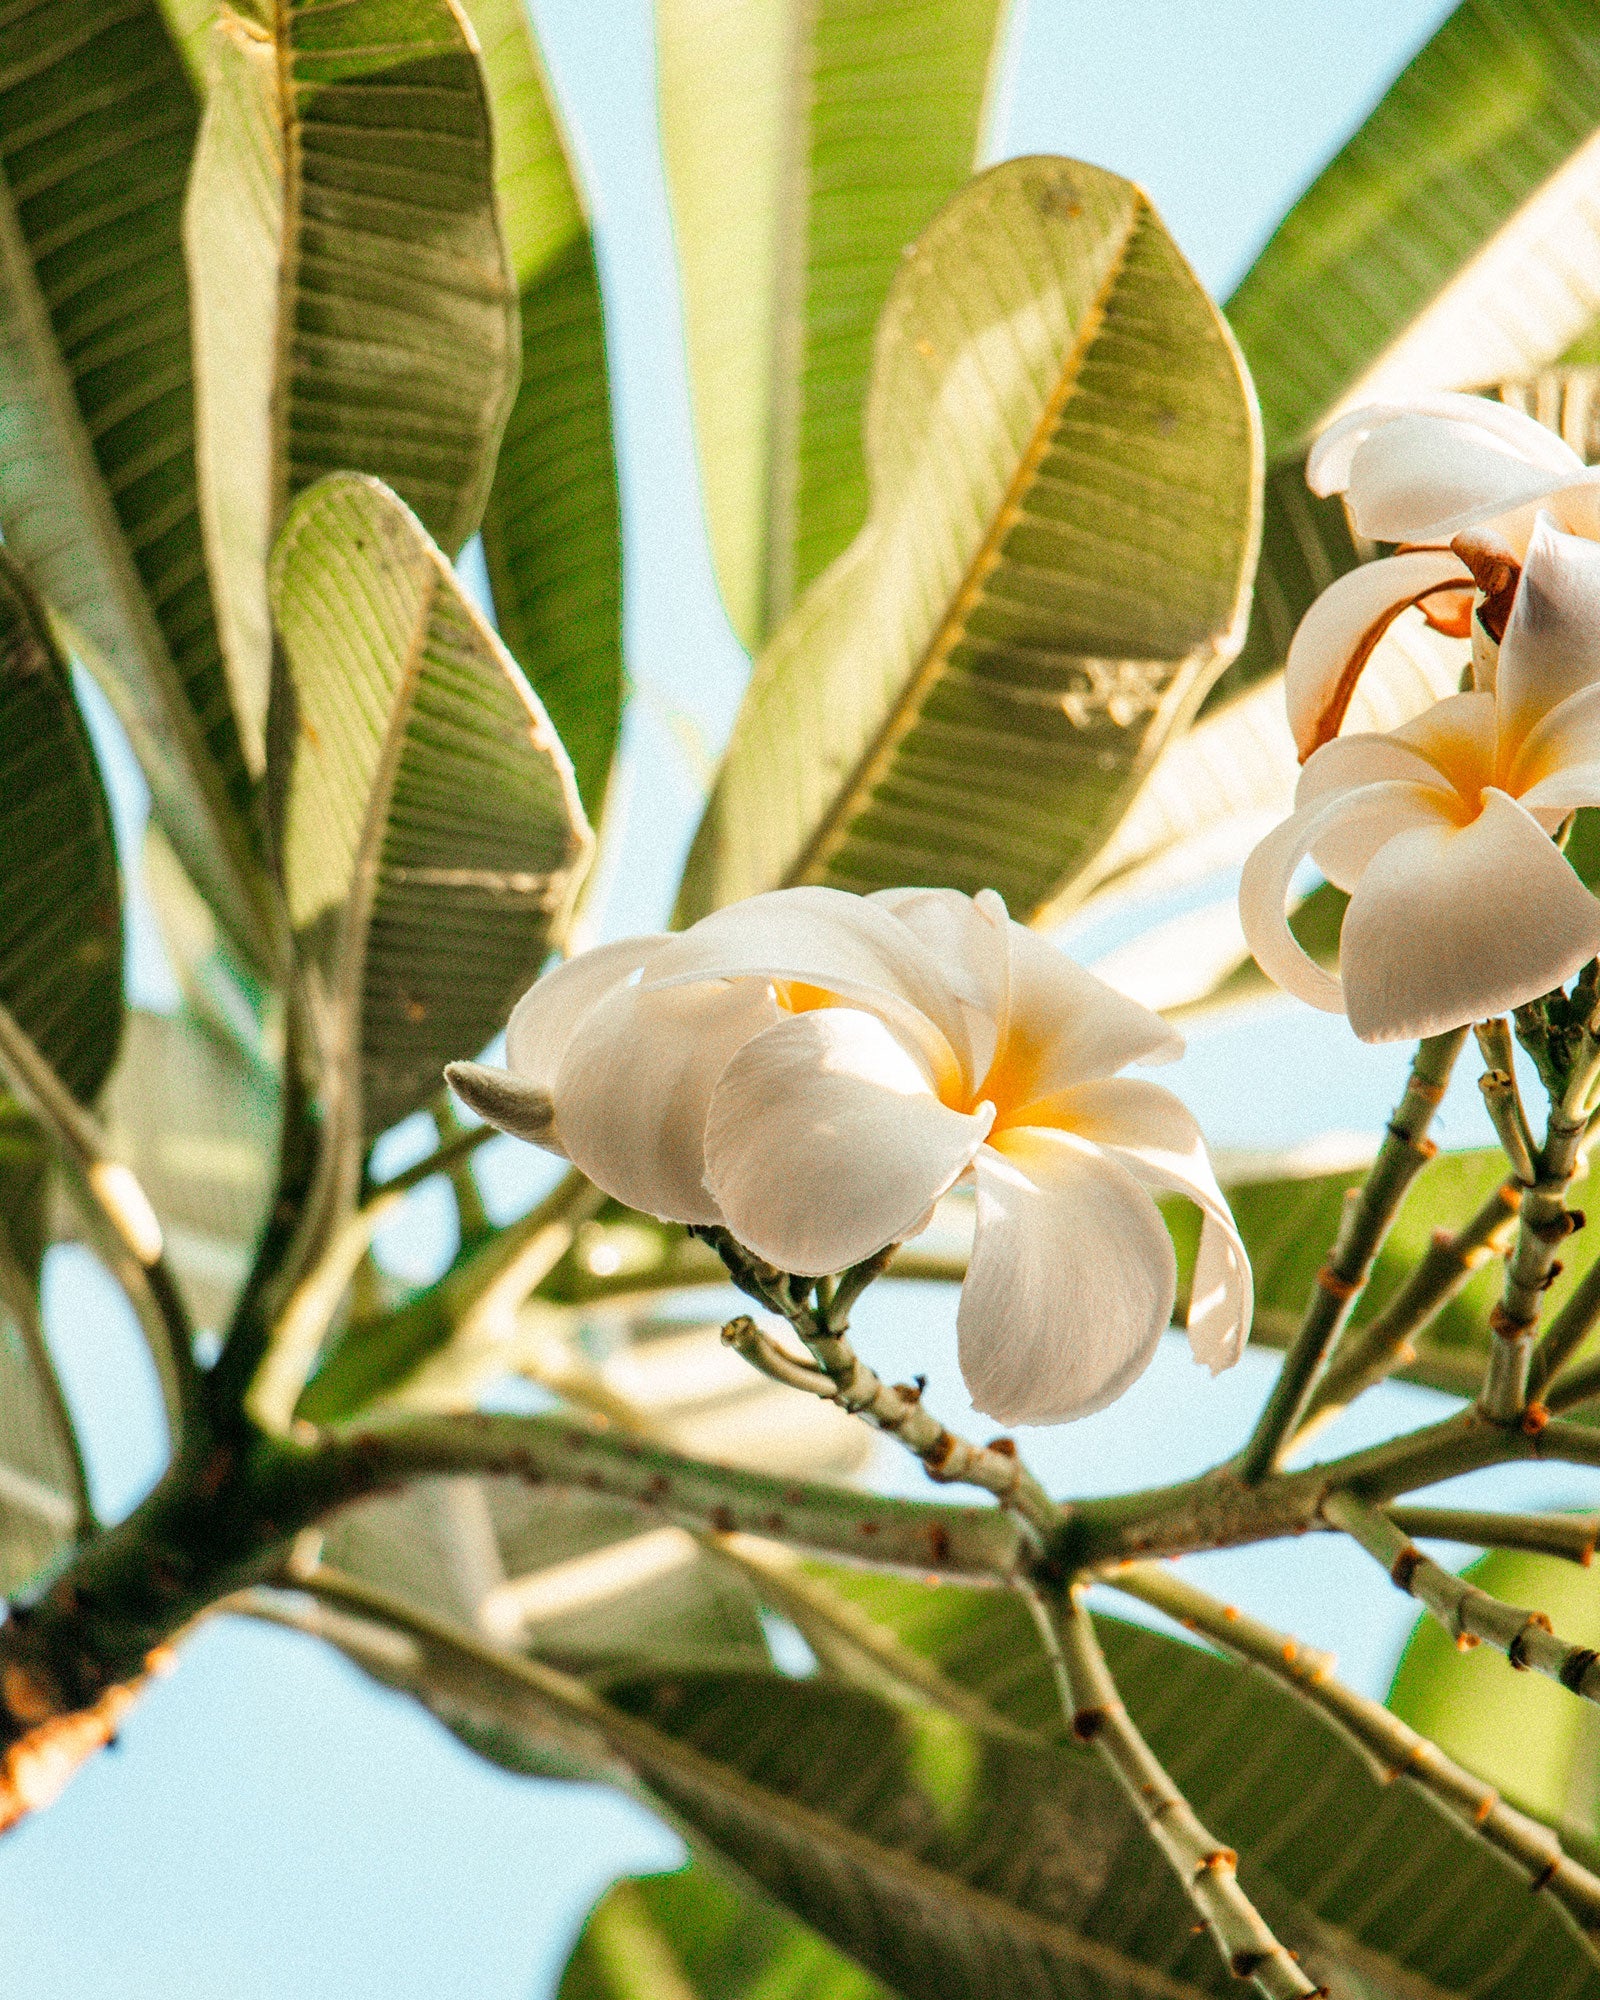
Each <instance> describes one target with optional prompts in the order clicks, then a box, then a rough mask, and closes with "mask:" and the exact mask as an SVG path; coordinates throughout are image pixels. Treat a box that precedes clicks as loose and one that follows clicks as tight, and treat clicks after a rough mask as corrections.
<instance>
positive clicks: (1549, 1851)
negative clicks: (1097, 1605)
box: [1101, 1509, 1600, 1952]
mask: <svg viewBox="0 0 1600 2000" xmlns="http://www.w3.org/2000/svg"><path fill="white" fill-rule="evenodd" d="M1416 1511H1418V1512H1422V1511H1425V1510H1422V1509H1417V1510H1416ZM1101 1580H1102V1581H1103V1582H1105V1583H1108V1584H1110V1586H1111V1587H1112V1589H1113V1590H1120V1591H1123V1592H1124V1593H1126V1595H1128V1596H1129V1597H1136V1598H1138V1599H1139V1601H1140V1602H1141V1603H1142V1604H1149V1605H1153V1606H1154V1607H1155V1609H1156V1610H1158V1611H1164V1612H1165V1613H1166V1614H1167V1616H1168V1617H1169V1618H1173V1619H1176V1620H1177V1622H1178V1623H1179V1624H1180V1625H1182V1626H1184V1627H1185V1628H1186V1629H1187V1630H1189V1631H1192V1632H1202V1633H1204V1634H1205V1636H1206V1637H1207V1638H1208V1639H1212V1640H1215V1642H1216V1643H1217V1644H1218V1645H1219V1646H1222V1647H1224V1648H1225V1649H1226V1650H1227V1651H1228V1652H1230V1653H1233V1654H1236V1655H1237V1656H1238V1657H1239V1658H1240V1659H1242V1660H1247V1661H1249V1662H1250V1664H1251V1665H1252V1666H1255V1667H1258V1668H1260V1669H1261V1670H1262V1671H1263V1672H1264V1673H1266V1674H1268V1675H1269V1676H1270V1677H1271V1678H1272V1679H1273V1680H1275V1681H1277V1682H1278V1683H1279V1684H1280V1685H1282V1686H1284V1687H1287V1688H1289V1689H1291V1690H1292V1691H1293V1693H1295V1694H1296V1695H1298V1696H1299V1697H1300V1699H1301V1700H1302V1701H1303V1702H1305V1703H1306V1704H1307V1706H1308V1707H1310V1708H1312V1709H1314V1710H1315V1711H1316V1713H1317V1714H1319V1715H1320V1716H1322V1717H1323V1718H1324V1719H1325V1720H1326V1721H1328V1722H1330V1723H1332V1724H1333V1726H1334V1727H1335V1728H1337V1729H1338V1730H1339V1731H1340V1732H1341V1733H1342V1734H1343V1735H1344V1736H1346V1737H1347V1738H1348V1739H1349V1741H1350V1742H1351V1744H1352V1745H1353V1746H1354V1748H1355V1749H1356V1750H1357V1751H1358V1752H1359V1753H1360V1755H1361V1756H1362V1758H1363V1760H1364V1761H1365V1762H1366V1763H1367V1764H1368V1765H1369V1766H1370V1767H1371V1768H1372V1770H1373V1773H1374V1776H1376V1777H1377V1778H1378V1780H1379V1782H1380V1783H1382V1782H1387V1781H1388V1780H1389V1779H1392V1778H1404V1779H1407V1780H1408V1781H1409V1782H1410V1783H1412V1784H1413V1785H1415V1786H1416V1787H1417V1788H1418V1789H1419V1790H1420V1791H1422V1792H1424V1793H1425V1794H1426V1795H1427V1796H1428V1797H1429V1798H1431V1799H1432V1800H1433V1801H1434V1802H1435V1803H1436V1804H1437V1805H1439V1806H1441V1807H1443V1809H1444V1811H1445V1812H1446V1813H1447V1814H1448V1815H1449V1816H1450V1818H1451V1819H1453V1820H1454V1821H1455V1822H1456V1823H1457V1825H1459V1826H1461V1827H1463V1828H1465V1829H1466V1830H1467V1831H1468V1832H1471V1833H1474V1834H1476V1835H1477V1836H1478V1837H1479V1838H1480V1839H1482V1840H1486V1841H1487V1842H1488V1843H1489V1845H1490V1846H1491V1847H1494V1848H1497V1849H1498V1850H1499V1851H1500V1853H1502V1854H1503V1855H1505V1856H1506V1857H1507V1859H1508V1860H1509V1861H1511V1862H1512V1864H1513V1865H1514V1866H1515V1867H1517V1868H1519V1869H1520V1870H1521V1871H1522V1872H1523V1874H1525V1875H1526V1876H1528V1877H1529V1880H1530V1884H1531V1887H1532V1888H1533V1890H1534V1892H1535V1893H1536V1894H1539V1893H1542V1894H1545V1895H1548V1896H1549V1897H1551V1898H1552V1900H1553V1901H1555V1902H1557V1903H1559V1904H1560V1906H1561V1908H1562V1909H1563V1910H1564V1911H1565V1913H1566V1914H1567V1916H1568V1917H1570V1919H1571V1920H1572V1922H1573V1924H1574V1926H1575V1927H1576V1929H1577V1930H1578V1932H1579V1934H1580V1935H1581V1936H1582V1938H1583V1939H1584V1941H1585V1943H1586V1944H1587V1945H1588V1946H1589V1948H1590V1950H1591V1952H1595V1951H1596V1947H1597V1941H1600V1877H1597V1876H1595V1875H1593V1874H1591V1873H1590V1871H1589V1870H1588V1869H1587V1868H1585V1867H1583V1866H1582V1865H1581V1863H1579V1862H1577V1861H1574V1860H1573V1858H1572V1857H1571V1855H1569V1854H1568V1853H1567V1852H1566V1851H1565V1850H1564V1849H1563V1847H1562V1845H1561V1842H1560V1840H1559V1839H1558V1838H1557V1837H1556V1835H1555V1833H1554V1832H1553V1831H1552V1830H1551V1829H1550V1828H1549V1827H1547V1826H1544V1825H1542V1824H1541V1823H1540V1822H1539V1821H1538V1820H1536V1819H1531V1818H1529V1816H1528V1815H1527V1814H1526V1813H1521V1812H1518V1811H1517V1810H1516V1808H1515V1807H1513V1806H1508V1805H1507V1804H1506V1803H1505V1801H1504V1800H1503V1799H1502V1798H1501V1797H1500V1794H1499V1793H1498V1792H1497V1791H1496V1790H1495V1788H1494V1787H1493V1786H1492V1785H1490V1784H1487V1783H1486V1782H1485V1781H1484V1780H1483V1779H1482V1778H1479V1777H1475V1776H1474V1775H1473V1773H1472V1772H1470V1771H1468V1770H1464V1769H1463V1768H1462V1766H1461V1765H1459V1764H1456V1763H1453V1762H1452V1761H1451V1759H1450V1758H1448V1757H1447V1756H1446V1755H1445V1754H1444V1752H1443V1751H1442V1750H1441V1749H1440V1748H1439V1747H1438V1745H1437V1744H1435V1743H1431V1742H1430V1741H1429V1740H1428V1738H1427V1737H1426V1736H1423V1735H1420V1734H1419V1733H1418V1732H1417V1731H1416V1730H1415V1729H1412V1728H1411V1727H1410V1725H1409V1724H1407V1723H1404V1722H1402V1721H1401V1720H1400V1718H1399V1716H1397V1715H1392V1714H1391V1713H1390V1712H1389V1710H1388V1709H1386V1708H1384V1707H1383V1706H1382V1705H1381V1704H1380V1703H1378V1702H1375V1701H1371V1700H1369V1699H1368V1698H1367V1697H1366V1696H1365V1695H1363V1694H1357V1693H1356V1691H1355V1689H1354V1688H1349V1687H1346V1686H1345V1685H1344V1684H1343V1682H1341V1681H1338V1680H1336V1679H1335V1678H1334V1673H1333V1669H1334V1665H1335V1662H1334V1659H1333V1656H1332V1654H1330V1653H1323V1652H1319V1651H1318V1650H1317V1649H1316V1648H1315V1647H1312V1646H1307V1645H1305V1644H1303V1643H1302V1642H1301V1641H1300V1640H1298V1639H1295V1638H1291V1637H1290V1636H1289V1634H1288V1633H1286V1632H1277V1631H1274V1630H1273V1628H1272V1627H1271V1626H1270V1625H1264V1624H1263V1623H1262V1622H1261V1621H1260V1620H1259V1619H1257V1618H1252V1617H1251V1616H1250V1615H1249V1614H1248V1613H1247V1612H1241V1611H1236V1610H1235V1609H1234V1607H1233V1606H1232V1605H1231V1604H1223V1603H1221V1602H1219V1600H1218V1599H1216V1598H1214V1597H1212V1596H1210V1595H1209V1594H1208V1593H1207V1592H1206V1591H1203V1590H1200V1589H1197V1588H1196V1586H1195V1585H1194V1584H1192V1583H1190V1582H1189V1581H1188V1579H1187V1578H1186V1577H1183V1576H1180V1575H1179V1574H1178V1572H1177V1571H1176V1570H1174V1569H1171V1568H1169V1567H1168V1566H1167V1565H1166V1564H1164V1563H1124V1564H1122V1565H1120V1566H1118V1567H1116V1568H1113V1569H1109V1570H1107V1571H1105V1572H1104V1574H1103V1577H1102V1579H1101Z"/></svg>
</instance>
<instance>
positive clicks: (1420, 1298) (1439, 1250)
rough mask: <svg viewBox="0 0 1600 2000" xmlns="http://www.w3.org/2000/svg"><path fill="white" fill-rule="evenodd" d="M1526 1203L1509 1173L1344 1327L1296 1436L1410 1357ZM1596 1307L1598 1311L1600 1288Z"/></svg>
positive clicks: (1501, 1245)
mask: <svg viewBox="0 0 1600 2000" xmlns="http://www.w3.org/2000/svg"><path fill="white" fill-rule="evenodd" d="M1521 1206H1522V1184H1521V1183H1520V1182H1519V1181H1516V1180H1505V1181H1502V1182H1501V1183H1500V1185H1499V1186H1498V1187H1497V1188H1496V1189H1495V1191H1494V1193H1493V1194H1491V1195H1490V1196H1489V1198H1488V1200H1487V1201H1485V1202H1484V1203H1483V1205H1482V1206H1481V1207H1480V1208H1479V1209H1478V1211H1477V1213H1476V1214H1475V1215H1473V1216H1472V1217H1471V1218H1470V1219H1469V1220H1468V1221H1466V1222H1465V1223H1463V1224H1462V1226H1461V1227H1460V1228H1459V1229H1457V1230H1449V1229H1438V1230H1435V1231H1434V1234H1433V1238H1432V1240H1431V1241H1430V1242H1429V1244H1428V1247H1427V1249H1426V1250H1425V1251H1424V1252H1423V1254H1422V1257H1421V1258H1420V1260H1419V1261H1418V1263H1417V1264H1416V1266H1415V1267H1414V1268H1413V1270H1412V1271H1411V1274H1410V1275H1409V1277H1407V1278H1406V1280H1405V1281H1404V1283H1403V1284H1402V1285H1401V1286H1400V1289H1399V1290H1398V1291H1397V1292H1396V1293H1395V1295H1394V1297H1393V1298H1392V1299H1390V1301H1389V1303H1388V1304H1387V1305H1386V1306H1385V1307H1384V1308H1383V1310H1382V1311H1381V1312H1379V1313H1377V1314H1375V1315H1374V1316H1373V1317H1372V1318H1371V1319H1370V1320H1368V1321H1367V1323H1366V1325H1365V1326H1360V1327H1347V1328H1346V1330H1345V1333H1344V1336H1343V1338H1342V1339H1341V1340H1340V1341H1339V1343H1338V1345H1337V1346H1336V1347H1335V1349H1334V1351H1333V1355H1332V1358H1331V1359H1330V1361H1329V1363H1328V1366H1327V1370H1326V1372H1325V1373H1324V1375H1323V1377H1322V1379H1321V1381H1320V1382H1318V1383H1317V1384H1316V1386H1315V1388H1314V1390H1313V1392H1312V1395H1311V1400H1310V1403H1309V1404H1308V1406H1307V1411H1306V1418H1305V1422H1304V1423H1303V1424H1302V1425H1301V1427H1300V1430H1299V1433H1298V1434H1297V1439H1296V1442H1299V1441H1300V1440H1303V1439H1304V1438H1306V1437H1308V1436H1309V1435H1310V1434H1311V1432H1312V1430H1313V1429H1315V1428H1317V1427H1319V1426H1320V1425H1321V1424H1323V1423H1326V1422H1327V1421H1329V1420H1330V1419H1331V1418H1332V1417H1334V1416H1335V1415H1336V1414H1337V1413H1338V1412H1339V1411H1340V1410H1342V1409H1344V1408H1346V1407H1347V1406H1348V1405H1349V1404H1350V1403H1353V1402H1354V1401H1355V1399H1356V1397H1357V1396H1359V1395H1361V1394H1362V1392H1363V1391H1364V1390H1366V1389H1370V1388H1371V1387H1372V1386H1373V1385H1374V1384H1375V1383H1377V1382H1381V1381H1383V1380H1384V1378H1385V1377H1386V1376H1387V1375H1388V1374H1389V1373H1390V1372H1391V1370H1392V1369H1394V1368H1395V1367H1396V1366H1399V1365H1401V1364H1403V1363H1405V1362H1406V1361H1408V1360H1409V1359H1411V1358H1413V1354H1412V1349H1411V1343H1412V1342H1413V1341H1414V1340H1415V1338H1416V1336H1417V1335H1418V1334H1419V1333H1421V1332H1422V1331H1423V1330H1424V1329H1425V1328H1426V1327H1427V1326H1428V1325H1429V1324H1430V1323H1431V1322H1432V1321H1433V1320H1434V1319H1436V1318H1437V1317H1438V1315H1439V1313H1440V1312H1442V1311H1443V1309H1444V1308H1445V1307H1446V1306H1447V1305H1448V1304H1449V1303H1450V1301H1451V1300H1452V1299H1454V1298H1456V1297H1458V1296H1459V1294H1460V1293H1461V1292H1462V1291H1463V1290H1464V1289H1465V1287H1466V1286H1467V1285H1468V1284H1469V1283H1470V1282H1471V1280H1472V1278H1473V1276H1474V1274H1475V1273H1476V1272H1478V1271H1479V1270H1481V1269H1482V1267H1483V1265H1484V1264H1485V1263H1486V1262H1487V1261H1488V1260H1489V1258H1490V1257H1493V1256H1498V1255H1500V1254H1502V1253H1503V1252H1504V1250H1505V1248H1506V1245H1507V1243H1508V1242H1509V1240H1510V1236H1511V1231H1512V1228H1513V1227H1514V1225H1515V1223H1516V1219H1517V1212H1518V1210H1519V1209H1520V1208H1521ZM1595 1310H1596V1311H1597V1312H1600V1296H1597V1301H1596V1307H1595Z"/></svg>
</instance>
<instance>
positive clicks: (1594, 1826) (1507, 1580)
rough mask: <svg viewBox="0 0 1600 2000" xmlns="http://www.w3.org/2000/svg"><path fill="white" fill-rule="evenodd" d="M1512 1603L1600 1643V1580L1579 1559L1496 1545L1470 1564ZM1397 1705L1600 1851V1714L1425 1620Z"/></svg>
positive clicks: (1583, 1642)
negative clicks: (1464, 1646) (1465, 1648)
mask: <svg viewBox="0 0 1600 2000" xmlns="http://www.w3.org/2000/svg"><path fill="white" fill-rule="evenodd" d="M1463 1574H1464V1575H1466V1576H1469V1577H1471V1579H1472V1581H1473V1582H1474V1583H1475V1584H1477V1585H1478V1587H1479V1588H1480V1589H1482V1590H1487V1591H1489V1592H1491V1593H1492V1594H1493V1595H1494V1596H1496V1597H1500V1598H1503V1599H1506V1600H1507V1601H1509V1602H1510V1603H1512V1604H1526V1605H1532V1606H1536V1607H1537V1608H1538V1609H1539V1610H1541V1611H1542V1612H1544V1613H1545V1615H1546V1616H1547V1617H1548V1618H1549V1619H1550V1621H1551V1623H1552V1624H1553V1625H1554V1626H1555V1628H1556V1630H1557V1631H1558V1632H1559V1633H1560V1634H1561V1636H1562V1637H1563V1638H1564V1639H1570V1640H1572V1641H1573V1643H1574V1644H1576V1645H1579V1646H1600V1582H1597V1580H1596V1578H1595V1575H1594V1573H1593V1572H1592V1571H1591V1570H1588V1569H1580V1568H1579V1567H1578V1565H1577V1564H1576V1563H1568V1562H1560V1561H1557V1560H1556V1559H1555V1558H1553V1557H1550V1556H1537V1555H1527V1554H1524V1553H1522V1552H1521V1551H1518V1550H1513V1549H1496V1550H1494V1551H1492V1552H1491V1553H1490V1554H1488V1555H1486V1556H1484V1557H1483V1558H1482V1560H1481V1561H1478V1562H1475V1563H1473V1564H1472V1566H1471V1567H1470V1568H1469V1569H1467V1570H1466V1571H1464V1572H1463ZM1389 1706H1390V1708H1392V1709H1393V1710H1394V1712H1395V1713H1396V1715H1398V1716H1401V1717H1402V1718H1403V1719H1404V1720H1405V1721H1407V1722H1409V1723H1410V1724H1411V1725H1412V1727H1413V1728H1414V1729H1420V1730H1422V1731H1423V1733H1424V1734H1425V1735H1428V1736H1431V1737H1432V1738H1433V1740H1434V1742H1435V1743H1437V1744H1438V1745H1439V1747H1440V1749H1441V1750H1443V1751H1445V1752H1446V1753H1447V1755H1449V1756H1451V1757H1454V1758H1455V1759H1456V1760H1457V1762H1458V1763H1462V1764H1465V1765H1466V1766H1467V1768H1468V1769H1469V1770H1471V1771H1476V1772H1477V1773H1478V1774H1479V1775H1480V1776H1481V1777H1484V1778H1487V1779H1488V1780H1489V1782H1490V1783H1491V1784H1492V1785H1494V1786H1495V1787H1496V1788H1497V1789H1498V1790H1499V1791H1502V1792H1504V1793H1505V1795H1506V1797H1507V1798H1508V1799H1511V1800H1512V1801H1514V1802H1515V1803H1516V1804H1517V1805H1519V1806H1521V1807H1522V1808H1523V1809H1524V1810H1525V1811H1527V1812H1531V1813H1534V1814H1536V1815H1537V1816H1538V1817H1539V1818H1540V1819H1543V1820H1546V1821H1548V1822H1549V1824H1551V1825H1552V1826H1555V1827H1557V1828H1559V1829H1560V1830H1561V1831H1562V1832H1563V1833H1571V1834H1572V1835H1574V1836H1576V1838H1577V1839H1578V1841H1579V1843H1580V1846H1581V1845H1582V1844H1587V1845H1588V1846H1589V1847H1590V1849H1591V1851H1592V1849H1593V1846H1594V1843H1595V1842H1596V1840H1597V1839H1600V1714H1597V1713H1596V1711H1595V1708H1594V1706H1593V1704H1592V1703H1590V1702H1585V1701H1578V1700H1575V1699H1574V1697H1573V1696H1572V1695H1570V1694H1569V1693H1568V1692H1567V1690H1566V1689H1565V1688H1564V1687H1560V1686H1558V1685H1557V1684H1556V1683H1555V1682H1554V1681H1548V1680H1545V1679H1544V1678H1542V1676H1540V1675H1538V1674H1526V1673H1521V1674H1519V1673H1518V1672H1516V1670H1515V1669H1514V1668H1513V1667H1512V1666H1511V1664H1510V1662H1509V1661H1507V1660H1506V1659H1505V1657H1504V1656H1503V1655H1502V1654H1499V1653H1496V1652H1494V1651H1493V1650H1492V1649H1491V1648H1489V1647H1487V1646H1479V1647H1477V1648H1475V1649H1474V1650H1473V1651H1471V1652H1467V1653H1463V1652H1459V1651H1457V1649H1456V1644H1455V1641H1454V1640H1453V1639H1452V1638H1451V1637H1450V1635H1449V1633H1447V1632H1446V1631H1445V1630H1444V1628H1443V1627H1442V1626H1441V1625H1439V1624H1437V1623H1436V1622H1435V1621H1434V1620H1433V1619H1432V1618H1429V1617H1426V1616H1424V1617H1422V1618H1419V1619H1418V1621H1417V1624H1416V1627H1415V1629H1414V1630H1413V1632H1412V1634H1411V1637H1410V1639H1409V1640H1408V1641H1407V1644H1406V1650H1405V1652H1404V1654H1403V1655H1402V1656H1401V1660H1400V1665H1399V1668H1398V1669H1397V1671H1396V1673H1395V1678H1394V1686H1393V1687H1392V1688H1391V1689H1390V1691H1389Z"/></svg>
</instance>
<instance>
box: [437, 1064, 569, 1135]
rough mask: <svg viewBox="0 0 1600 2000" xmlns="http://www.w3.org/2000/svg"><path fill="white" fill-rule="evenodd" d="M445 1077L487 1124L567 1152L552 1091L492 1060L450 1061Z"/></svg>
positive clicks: (456, 1092)
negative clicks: (560, 1137)
mask: <svg viewBox="0 0 1600 2000" xmlns="http://www.w3.org/2000/svg"><path fill="white" fill-rule="evenodd" d="M444 1078H445V1082H446V1083H448V1084H449V1086H450V1088H451V1089H452V1090H453V1091H454V1092H455V1094H456V1096H457V1097H459V1098H460V1099H461V1102H462V1103H463V1104H465V1105H466V1106H467V1107H468V1109H469V1110H472V1111H476V1112H477V1114H478V1116H479V1117H480V1118H481V1119H482V1120H483V1121H484V1123H485V1124H487V1125H495V1126H498V1127H499V1129H500V1130H501V1131H502V1132H509V1133H510V1134H511V1135H512V1137H513V1138H516V1139H526V1140H527V1141H528V1142H529V1144H530V1145H534V1146H543V1147H544V1148H545V1150H546V1151H547V1152H551V1153H560V1152H562V1151H563V1148H562V1146H561V1143H560V1141H559V1140H558V1139H557V1137H556V1120H555V1106H554V1104H553V1103H552V1102H551V1099H550V1093H549V1091H548V1090H543V1089H541V1088H540V1086H539V1085H538V1084H536V1083H529V1081H528V1080H527V1078H526V1077H522V1076H517V1075H515V1074H514V1073H513V1072H512V1071H511V1070H508V1069H495V1068H492V1067H491V1066H490V1065H489V1064H488V1063H473V1062H458V1063H447V1064H446V1065H445V1072H444Z"/></svg>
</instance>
